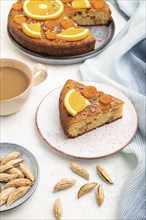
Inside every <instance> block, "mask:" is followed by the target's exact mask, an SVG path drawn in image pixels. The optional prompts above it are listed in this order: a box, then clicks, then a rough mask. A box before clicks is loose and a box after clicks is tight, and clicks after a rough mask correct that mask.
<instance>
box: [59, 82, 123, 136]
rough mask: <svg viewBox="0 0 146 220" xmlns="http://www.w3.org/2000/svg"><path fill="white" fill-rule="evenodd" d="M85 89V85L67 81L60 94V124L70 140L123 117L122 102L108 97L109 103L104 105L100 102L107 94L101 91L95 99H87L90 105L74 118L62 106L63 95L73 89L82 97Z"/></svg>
mask: <svg viewBox="0 0 146 220" xmlns="http://www.w3.org/2000/svg"><path fill="white" fill-rule="evenodd" d="M85 87H86V85H84V84H82V83H79V82H76V81H73V80H68V81H67V82H66V84H65V85H64V87H63V89H62V91H61V93H60V98H59V113H60V122H61V125H62V128H63V130H64V133H65V134H66V136H67V137H70V138H74V137H77V136H79V135H81V134H84V133H86V132H88V131H91V130H93V129H95V128H97V127H99V126H102V125H104V124H106V123H111V122H113V121H115V120H117V119H119V118H121V117H122V116H123V107H124V102H123V101H122V100H120V99H119V98H116V97H114V96H111V95H108V97H111V101H110V102H109V103H108V104H104V103H103V102H102V101H101V100H102V97H103V95H107V94H105V93H104V92H102V91H98V93H97V96H96V97H94V98H91V99H88V101H89V102H90V105H89V106H87V107H86V108H85V109H84V110H83V111H81V112H79V113H78V114H76V115H75V116H74V117H73V116H72V115H71V114H69V112H68V111H67V110H66V108H65V105H64V98H65V95H66V94H67V92H68V91H69V90H70V89H74V90H76V91H78V92H79V93H80V94H81V95H83V89H84V88H85ZM101 96H102V97H101Z"/></svg>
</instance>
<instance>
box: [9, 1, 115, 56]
mask: <svg viewBox="0 0 146 220" xmlns="http://www.w3.org/2000/svg"><path fill="white" fill-rule="evenodd" d="M111 19H112V18H111V11H110V8H109V6H108V5H107V4H106V2H104V0H18V1H17V2H16V3H14V4H13V6H12V8H11V10H10V13H9V16H8V30H9V32H10V34H11V36H12V37H13V38H14V40H15V41H16V42H17V43H18V44H19V45H21V46H22V47H24V48H26V49H28V50H30V51H32V52H35V53H38V54H43V55H50V56H59V57H63V56H72V55H79V54H84V53H88V52H90V51H93V50H94V47H95V42H96V40H95V38H94V36H93V35H92V34H91V33H90V32H89V29H88V28H83V27H81V26H84V25H108V24H109V23H110V22H111Z"/></svg>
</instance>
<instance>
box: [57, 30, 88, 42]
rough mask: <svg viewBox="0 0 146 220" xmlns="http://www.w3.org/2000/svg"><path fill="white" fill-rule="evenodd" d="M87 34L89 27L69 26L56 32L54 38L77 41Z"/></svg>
mask: <svg viewBox="0 0 146 220" xmlns="http://www.w3.org/2000/svg"><path fill="white" fill-rule="evenodd" d="M88 35H89V29H83V28H80V27H79V28H75V27H70V28H67V29H66V30H64V31H62V32H61V33H60V34H57V36H56V38H58V39H60V40H65V41H77V40H82V39H84V38H86V37H87V36H88Z"/></svg>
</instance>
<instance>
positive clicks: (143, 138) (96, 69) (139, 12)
mask: <svg viewBox="0 0 146 220" xmlns="http://www.w3.org/2000/svg"><path fill="white" fill-rule="evenodd" d="M117 3H118V5H119V7H120V9H121V10H123V11H124V12H125V13H126V14H127V15H128V16H131V15H132V16H131V18H130V19H129V20H128V22H127V23H126V25H125V26H124V28H123V29H122V30H121V31H120V33H119V34H118V35H117V36H116V37H115V38H114V39H113V41H112V42H111V44H110V45H109V46H108V47H107V48H106V49H105V50H104V51H102V52H101V53H100V54H98V55H97V56H95V57H94V58H92V59H89V60H86V61H85V62H84V63H83V64H82V65H81V66H80V72H81V75H82V78H83V80H84V81H97V82H101V83H105V84H109V85H112V86H114V87H117V88H118V89H119V90H121V91H122V92H123V93H125V95H126V96H128V97H129V99H130V100H131V101H132V102H133V104H134V106H135V108H136V110H137V113H138V117H139V127H138V131H137V133H136V135H135V137H134V138H133V140H132V141H131V143H130V144H129V145H128V146H127V147H126V148H125V149H124V150H123V152H125V153H129V158H130V156H131V154H135V156H136V157H137V166H136V168H135V170H133V172H132V173H131V174H130V176H129V178H128V180H127V181H126V182H125V185H124V188H123V190H122V192H121V197H120V199H119V207H118V216H117V218H118V219H127V220H135V219H138V220H144V219H146V216H145V214H146V213H145V209H146V188H145V186H146V185H145V179H146V166H145V158H146V64H145V54H144V52H145V51H144V47H145V44H144V43H145V42H146V41H144V39H145V36H146V35H145V34H146V33H145V1H143V0H142V1H134V0H132V1H130V0H125V1H124V0H123V1H121V0H117ZM139 52H140V53H139ZM115 95H116V94H115Z"/></svg>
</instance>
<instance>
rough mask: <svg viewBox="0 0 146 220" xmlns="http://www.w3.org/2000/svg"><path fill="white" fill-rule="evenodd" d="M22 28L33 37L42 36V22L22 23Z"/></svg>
mask: <svg viewBox="0 0 146 220" xmlns="http://www.w3.org/2000/svg"><path fill="white" fill-rule="evenodd" d="M22 30H23V32H24V33H25V34H26V35H28V36H30V37H33V38H41V26H40V23H34V24H27V23H23V24H22Z"/></svg>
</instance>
